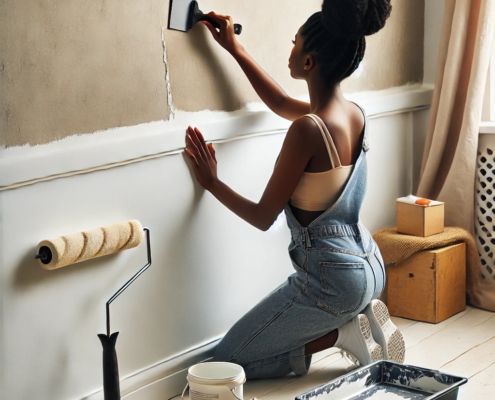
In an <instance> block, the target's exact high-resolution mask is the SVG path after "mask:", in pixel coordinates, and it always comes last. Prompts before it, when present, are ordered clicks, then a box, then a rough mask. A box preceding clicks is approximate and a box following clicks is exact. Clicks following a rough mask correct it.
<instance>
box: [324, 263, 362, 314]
mask: <svg viewBox="0 0 495 400" xmlns="http://www.w3.org/2000/svg"><path fill="white" fill-rule="evenodd" d="M318 266H319V270H320V283H321V292H320V297H319V298H318V303H317V305H318V307H320V308H321V309H323V310H325V311H327V312H329V313H331V314H333V315H335V316H342V315H345V314H349V313H352V312H354V311H356V310H357V308H358V307H359V306H360V305H361V302H362V301H363V297H364V295H365V293H366V288H367V282H366V271H365V269H364V267H365V264H364V262H362V263H361V262H353V263H342V262H327V261H320V262H318Z"/></svg>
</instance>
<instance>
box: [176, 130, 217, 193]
mask: <svg viewBox="0 0 495 400" xmlns="http://www.w3.org/2000/svg"><path fill="white" fill-rule="evenodd" d="M187 130H188V133H187V134H186V148H185V149H184V152H185V153H186V155H187V156H188V157H189V159H190V160H191V161H192V166H193V169H194V173H195V174H196V178H197V179H198V181H199V183H200V184H201V186H203V187H204V188H205V189H206V190H210V189H211V188H212V186H213V185H214V184H215V182H216V181H217V180H218V177H217V159H216V157H215V149H214V148H213V144H211V143H209V144H208V145H207V144H206V143H205V139H204V138H203V135H202V134H201V132H200V131H199V129H198V128H194V129H193V128H192V127H188V128H187Z"/></svg>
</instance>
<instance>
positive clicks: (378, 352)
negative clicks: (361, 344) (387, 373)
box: [358, 314, 383, 362]
mask: <svg viewBox="0 0 495 400" xmlns="http://www.w3.org/2000/svg"><path fill="white" fill-rule="evenodd" d="M358 321H359V328H360V329H361V333H362V334H363V336H364V339H365V340H366V344H367V346H368V349H369V350H370V353H371V362H375V361H378V360H383V349H382V346H380V345H379V344H378V343H376V342H375V341H374V339H373V334H372V330H371V324H370V322H369V320H368V317H367V316H366V315H364V314H359V315H358Z"/></svg>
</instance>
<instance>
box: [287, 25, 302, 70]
mask: <svg viewBox="0 0 495 400" xmlns="http://www.w3.org/2000/svg"><path fill="white" fill-rule="evenodd" d="M302 28H303V27H302V26H301V27H300V28H299V30H298V31H297V33H296V36H295V38H294V40H293V41H292V43H294V47H293V48H292V52H291V53H290V57H289V69H290V75H291V76H292V77H293V78H294V79H304V78H305V76H306V70H305V69H304V61H305V57H304V54H303V45H304V37H303V36H302V35H301V31H302Z"/></svg>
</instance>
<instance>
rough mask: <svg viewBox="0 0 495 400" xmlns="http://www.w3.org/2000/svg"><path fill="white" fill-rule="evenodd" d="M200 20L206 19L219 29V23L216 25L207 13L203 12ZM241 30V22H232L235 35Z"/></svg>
mask: <svg viewBox="0 0 495 400" xmlns="http://www.w3.org/2000/svg"><path fill="white" fill-rule="evenodd" d="M200 21H208V22H209V23H210V24H212V25H213V26H214V27H215V28H217V29H220V25H218V23H217V22H216V21H214V20H213V19H212V18H210V17H209V16H208V15H205V14H203V17H201V19H200ZM241 32H242V25H241V24H234V33H235V34H236V35H240V34H241Z"/></svg>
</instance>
